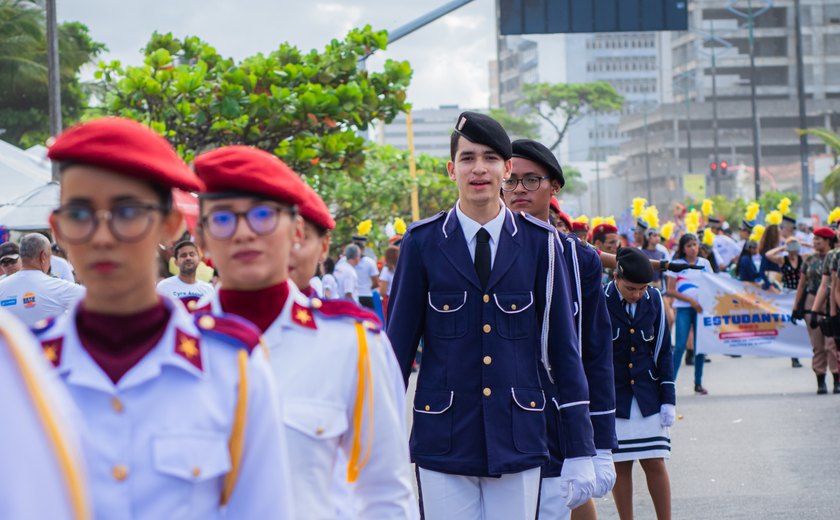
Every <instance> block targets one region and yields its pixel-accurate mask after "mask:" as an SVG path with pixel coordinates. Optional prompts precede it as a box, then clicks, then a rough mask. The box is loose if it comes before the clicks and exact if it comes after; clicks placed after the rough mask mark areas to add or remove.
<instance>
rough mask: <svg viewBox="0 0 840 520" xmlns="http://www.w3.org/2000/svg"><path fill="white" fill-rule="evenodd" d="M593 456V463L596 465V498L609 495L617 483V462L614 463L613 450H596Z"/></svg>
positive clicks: (594, 495) (594, 494)
mask: <svg viewBox="0 0 840 520" xmlns="http://www.w3.org/2000/svg"><path fill="white" fill-rule="evenodd" d="M595 452H596V454H595V456H594V457H592V465H593V466H595V492H594V493H593V494H592V496H593V497H594V498H601V497H604V496H607V493H609V492H610V491H611V490H612V488H613V486H614V485H615V464H614V463H613V457H612V450H595Z"/></svg>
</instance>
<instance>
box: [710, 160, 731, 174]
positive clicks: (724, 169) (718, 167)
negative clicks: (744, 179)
mask: <svg viewBox="0 0 840 520" xmlns="http://www.w3.org/2000/svg"><path fill="white" fill-rule="evenodd" d="M709 173H711V175H712V177H715V176H716V175H717V174H718V173H720V176H721V177H726V175H727V174H728V173H729V163H728V162H726V161H721V162H720V163H711V164H709Z"/></svg>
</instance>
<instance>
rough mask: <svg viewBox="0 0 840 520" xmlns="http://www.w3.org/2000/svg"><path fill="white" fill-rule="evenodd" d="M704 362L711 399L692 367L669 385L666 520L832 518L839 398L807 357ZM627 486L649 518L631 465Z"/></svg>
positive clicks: (604, 503)
mask: <svg viewBox="0 0 840 520" xmlns="http://www.w3.org/2000/svg"><path fill="white" fill-rule="evenodd" d="M712 359H713V361H712V362H711V363H708V364H706V370H705V374H704V380H703V384H704V386H705V387H706V388H707V389H708V390H709V395H706V396H699V395H695V394H694V391H693V390H694V386H693V373H692V371H691V367H688V370H686V367H683V368H682V369H681V370H680V374H679V377H678V381H677V416H678V420H677V424H676V425H675V426H674V427H673V428H672V429H671V435H672V449H673V452H672V458H671V460H670V461H669V462H668V469H669V472H670V475H671V492H672V497H673V498H672V504H673V518H674V519H675V520H683V519H698V520H706V519H712V520H729V519H762V520H765V519H798V520H812V519H813V520H817V519H831V520H836V519H838V518H840V502H838V488H840V472H839V471H838V463H840V395H831V394H829V395H827V396H825V395H821V396H818V395H816V382H815V379H814V375H813V372H811V370H810V369H809V368H808V367H809V366H810V360H806V359H803V360H802V362H803V364H804V365H805V367H804V368H799V369H792V368H791V367H790V360H787V359H780V358H751V357H743V358H729V357H725V356H721V355H713V356H712ZM413 380H414V377H412V385H411V389H410V392H409V394H410V395H409V396H408V397H409V399H413V388H414V384H413V383H414V381H413ZM829 380H830V378H829ZM829 388H830V387H829ZM408 402H409V403H411V402H412V401H411V400H409V401H408ZM409 409H410V408H409ZM680 417H681V418H680ZM633 483H634V506H635V514H636V518H637V519H642V520H644V519H652V518H655V515H654V512H653V505H652V503H651V501H650V496H649V495H648V494H647V488H646V485H645V479H644V473H643V472H642V470H641V468H640V467H639V465H638V464H637V465H635V469H634V475H633ZM597 506H598V513H599V517H600V518H602V519H616V518H618V515H617V514H616V511H615V506H614V504H613V502H612V498H611V497H606V498H603V499H600V500H598V502H597Z"/></svg>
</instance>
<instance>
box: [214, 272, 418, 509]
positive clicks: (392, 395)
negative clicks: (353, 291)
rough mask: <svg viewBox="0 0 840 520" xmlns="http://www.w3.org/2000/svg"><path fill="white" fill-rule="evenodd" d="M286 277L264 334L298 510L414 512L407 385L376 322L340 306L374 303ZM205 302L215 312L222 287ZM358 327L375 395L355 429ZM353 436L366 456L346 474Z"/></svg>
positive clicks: (360, 455)
mask: <svg viewBox="0 0 840 520" xmlns="http://www.w3.org/2000/svg"><path fill="white" fill-rule="evenodd" d="M288 285H289V297H288V299H287V300H286V304H285V306H284V307H283V310H282V311H281V312H280V315H279V316H278V317H277V319H276V320H275V321H274V323H272V324H271V326H269V328H268V330H266V331H265V333H264V334H263V340H264V341H265V342H266V343H267V344H268V346H269V352H270V358H271V365H272V368H273V369H274V374H275V376H276V381H277V386H278V387H279V389H280V392H281V394H282V395H283V404H284V407H285V411H284V415H283V421H284V423H285V425H286V438H287V440H288V443H289V458H290V461H291V467H292V473H293V474H294V476H295V478H294V480H293V483H292V485H293V491H294V496H295V507H296V509H297V515H298V518H300V519H305V520H312V519H317V520H320V519H328V518H335V517H336V515H337V513H336V511H341V513H340V516H341V518H358V519H372V520H373V519H375V520H387V519H392V518H393V519H413V518H416V517H417V516H418V515H419V512H418V505H417V501H416V499H415V498H414V494H413V488H412V483H411V478H412V474H411V466H410V462H409V455H408V440H407V439H408V434H407V426H406V416H405V386H404V384H403V382H402V374H401V372H400V370H399V368H398V367H397V362H396V358H395V356H394V353H393V351H392V349H391V344H390V342H389V341H388V338H387V336H385V333H384V332H380V331H378V330H376V328H375V326H374V327H371V325H373V324H372V323H370V322H368V323H367V326H364V325H363V324H362V320H360V319H359V318H356V317H353V316H350V315H348V314H347V313H346V312H333V311H334V310H335V309H344V308H345V307H352V308H353V309H354V310H356V311H360V312H362V313H366V312H367V311H361V310H360V309H358V308H357V307H356V306H355V305H352V304H350V303H349V302H346V301H345V302H340V301H322V300H320V299H318V298H313V299H312V300H311V301H310V300H309V299H307V298H306V297H305V296H304V295H303V294H301V293H300V291H299V290H298V289H297V287H295V285H294V284H293V283H291V282H290V283H289V284H288ZM207 303H209V304H210V307H211V309H212V311H213V313H214V314H216V313H220V312H221V311H222V309H221V305H220V303H219V298H218V295H214V296H213V297H212V299H210V301H209V302H208V301H207V300H202V301H200V302H199V303H198V308H199V309H203V308H205V305H206V304H207ZM357 324H358V325H357ZM357 327H358V328H357ZM360 330H361V334H362V335H363V337H364V338H365V340H366V345H367V351H368V359H369V375H368V378H366V379H367V380H368V381H370V382H371V383H372V384H370V385H369V386H368V387H367V389H366V391H372V403H370V402H369V401H367V400H365V401H364V403H363V406H364V415H363V420H362V421H361V430H360V431H359V432H358V434H356V433H355V432H354V426H355V425H356V421H354V410H355V408H356V406H357V405H359V404H360V403H358V399H357V394H358V390H359V387H358V384H359V377H358V374H359V368H360V361H361V359H360V355H359V353H360V351H361V349H362V346H361V345H360V342H359V339H358V334H359V333H360V332H359V331H360ZM362 359H363V358H362ZM366 386H367V385H366ZM371 387H372V388H371ZM363 395H364V394H363ZM371 404H372V407H371ZM371 412H372V413H373V417H372V422H371V416H370V413H371ZM356 442H358V443H360V448H361V452H360V454H359V456H357V457H356V458H357V459H358V460H360V461H361V462H362V463H364V460H365V459H366V464H364V465H363V466H362V465H361V464H360V466H361V468H360V471H359V473H358V479H357V480H356V481H355V482H354V483H352V484H349V483H348V467H347V465H346V461H348V460H350V461H352V460H353V459H354V457H353V453H354V449H353V448H354V443H356ZM341 455H344V457H342V456H341ZM339 464H342V465H343V467H337V466H338V465H339ZM339 478H340V479H341V481H340V482H336V480H337V479H339ZM348 489H349V490H350V493H352V498H351V499H350V500H348V493H347V490H348Z"/></svg>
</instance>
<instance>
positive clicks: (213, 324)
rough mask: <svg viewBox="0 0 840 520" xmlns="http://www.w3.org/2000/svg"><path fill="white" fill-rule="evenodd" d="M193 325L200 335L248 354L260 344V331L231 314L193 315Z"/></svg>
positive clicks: (205, 313) (248, 322)
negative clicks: (213, 338) (244, 350)
mask: <svg viewBox="0 0 840 520" xmlns="http://www.w3.org/2000/svg"><path fill="white" fill-rule="evenodd" d="M194 318H195V325H196V327H198V328H199V330H200V331H201V332H202V334H207V335H210V336H213V337H215V338H217V339H220V340H222V341H224V342H225V343H229V344H231V345H235V346H237V347H239V348H244V349H246V350H247V351H248V353H250V352H251V351H253V350H254V349H255V348H256V347H257V346H258V345H259V344H260V337H261V336H262V334H261V333H260V329H258V328H257V327H256V325H254V324H253V323H251V322H250V321H248V320H246V319H244V318H240V317H239V316H236V315H233V314H222V315H214V314H210V313H207V312H204V313H196V314H195V315H194Z"/></svg>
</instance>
